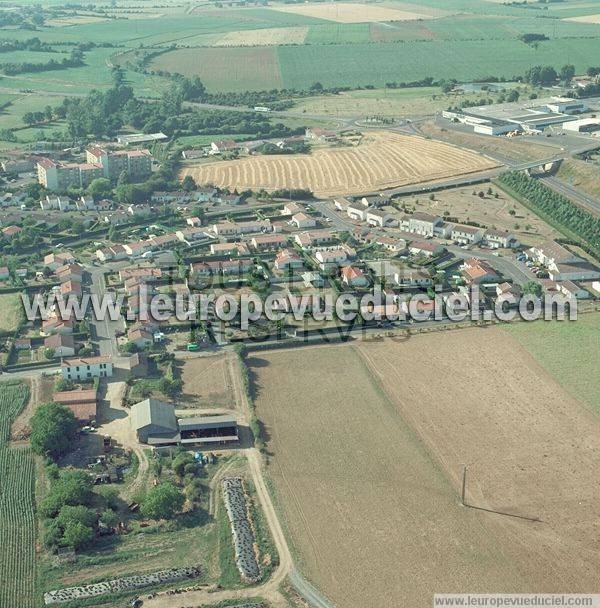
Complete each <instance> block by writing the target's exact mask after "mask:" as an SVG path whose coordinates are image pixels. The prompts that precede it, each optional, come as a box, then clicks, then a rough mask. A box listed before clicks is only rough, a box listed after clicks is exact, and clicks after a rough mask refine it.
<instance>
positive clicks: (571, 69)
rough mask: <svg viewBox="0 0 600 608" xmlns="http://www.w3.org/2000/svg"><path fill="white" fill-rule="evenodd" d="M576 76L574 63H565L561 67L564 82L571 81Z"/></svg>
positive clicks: (561, 76)
mask: <svg viewBox="0 0 600 608" xmlns="http://www.w3.org/2000/svg"><path fill="white" fill-rule="evenodd" d="M573 76H575V66H574V65H572V64H570V63H569V64H567V65H563V66H562V68H560V79H561V80H562V81H564V82H567V83H568V82H571V80H573Z"/></svg>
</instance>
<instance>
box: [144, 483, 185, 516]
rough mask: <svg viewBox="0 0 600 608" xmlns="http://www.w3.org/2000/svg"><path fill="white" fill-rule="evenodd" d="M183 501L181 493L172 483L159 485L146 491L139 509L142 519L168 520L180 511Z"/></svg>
mask: <svg viewBox="0 0 600 608" xmlns="http://www.w3.org/2000/svg"><path fill="white" fill-rule="evenodd" d="M184 500H185V499H184V497H183V494H182V493H181V491H180V490H179V489H178V488H176V487H175V486H174V485H173V484H172V483H168V482H167V483H161V484H159V485H157V486H154V487H153V488H151V489H150V490H148V493H147V494H146V496H145V498H144V499H143V501H142V504H141V508H140V509H141V512H142V515H143V516H144V517H148V518H151V519H169V518H171V517H173V516H174V515H175V514H176V513H177V512H178V511H180V510H181V507H183V502H184Z"/></svg>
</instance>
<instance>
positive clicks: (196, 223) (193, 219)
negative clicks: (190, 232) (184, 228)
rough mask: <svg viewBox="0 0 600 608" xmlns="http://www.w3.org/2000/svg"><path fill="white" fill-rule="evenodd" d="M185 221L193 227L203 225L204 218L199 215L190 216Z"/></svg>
mask: <svg viewBox="0 0 600 608" xmlns="http://www.w3.org/2000/svg"><path fill="white" fill-rule="evenodd" d="M185 223H186V224H187V225H188V226H191V227H192V228H198V226H202V220H201V219H200V218H199V217H188V218H187V219H186V220H185Z"/></svg>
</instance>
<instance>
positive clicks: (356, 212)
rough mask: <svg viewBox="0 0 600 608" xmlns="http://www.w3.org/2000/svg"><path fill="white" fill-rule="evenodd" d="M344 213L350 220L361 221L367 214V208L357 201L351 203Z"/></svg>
mask: <svg viewBox="0 0 600 608" xmlns="http://www.w3.org/2000/svg"><path fill="white" fill-rule="evenodd" d="M346 214H347V215H348V217H349V218H350V219H351V220H360V221H363V220H364V219H365V217H366V216H367V210H366V209H365V208H364V207H363V206H362V205H359V204H357V203H351V204H350V205H348V207H347V208H346Z"/></svg>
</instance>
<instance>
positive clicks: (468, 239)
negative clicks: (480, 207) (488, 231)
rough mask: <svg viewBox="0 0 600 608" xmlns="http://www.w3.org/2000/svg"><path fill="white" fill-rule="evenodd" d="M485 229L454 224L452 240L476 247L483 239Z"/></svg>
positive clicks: (451, 234)
mask: <svg viewBox="0 0 600 608" xmlns="http://www.w3.org/2000/svg"><path fill="white" fill-rule="evenodd" d="M484 232H485V231H484V230H483V228H477V227H475V226H465V225H464V224H454V225H453V226H452V230H451V232H450V238H451V239H452V240H453V241H456V242H458V243H461V244H462V245H474V244H476V243H479V242H480V241H481V240H482V239H483V234H484Z"/></svg>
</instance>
